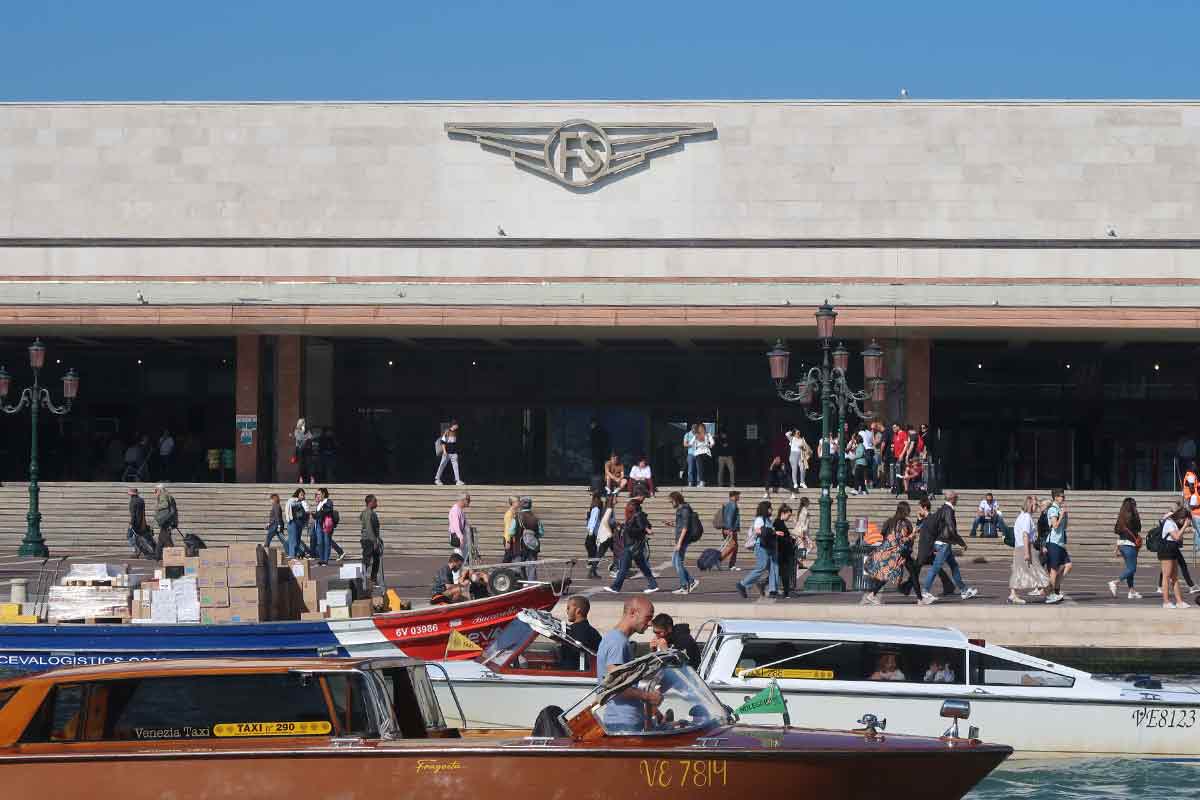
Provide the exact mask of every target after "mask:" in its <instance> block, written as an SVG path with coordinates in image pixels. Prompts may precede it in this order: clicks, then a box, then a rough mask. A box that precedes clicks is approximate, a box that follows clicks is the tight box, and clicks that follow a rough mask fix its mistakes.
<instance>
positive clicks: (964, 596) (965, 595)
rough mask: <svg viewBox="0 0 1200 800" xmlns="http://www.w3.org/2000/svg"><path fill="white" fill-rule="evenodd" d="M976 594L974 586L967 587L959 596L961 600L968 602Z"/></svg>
mask: <svg viewBox="0 0 1200 800" xmlns="http://www.w3.org/2000/svg"><path fill="white" fill-rule="evenodd" d="M978 594H979V590H978V589H976V588H975V587H974V586H968V587H967V588H966V590H965V591H964V592H963V593H962V594H961V595H959V596H960V597H962V599H963V600H970V599H971V598H972V597H975V596H976V595H978Z"/></svg>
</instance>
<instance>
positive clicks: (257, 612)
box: [229, 603, 262, 622]
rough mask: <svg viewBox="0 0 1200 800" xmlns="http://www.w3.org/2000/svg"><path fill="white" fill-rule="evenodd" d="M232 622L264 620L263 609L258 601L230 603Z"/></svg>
mask: <svg viewBox="0 0 1200 800" xmlns="http://www.w3.org/2000/svg"><path fill="white" fill-rule="evenodd" d="M229 616H230V622H262V609H260V608H259V607H258V603H252V604H251V603H242V604H239V605H234V604H233V603H230V604H229Z"/></svg>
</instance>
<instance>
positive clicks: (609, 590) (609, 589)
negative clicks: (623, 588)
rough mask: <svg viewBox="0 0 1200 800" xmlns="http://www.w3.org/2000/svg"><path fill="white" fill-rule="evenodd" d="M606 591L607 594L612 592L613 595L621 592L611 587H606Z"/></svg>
mask: <svg viewBox="0 0 1200 800" xmlns="http://www.w3.org/2000/svg"><path fill="white" fill-rule="evenodd" d="M604 591H606V592H612V593H613V594H620V592H618V591H617V590H616V589H614V588H613V587H611V586H605V587H604Z"/></svg>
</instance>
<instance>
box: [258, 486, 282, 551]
mask: <svg viewBox="0 0 1200 800" xmlns="http://www.w3.org/2000/svg"><path fill="white" fill-rule="evenodd" d="M269 499H270V500H271V508H270V510H269V511H267V540H266V541H265V542H263V547H264V548H265V549H267V550H270V549H271V542H272V541H273V540H275V539H278V540H279V543H280V544H281V545H283V549H284V551H285V552H286V551H287V539H286V538H285V537H284V535H283V531H284V522H283V506H282V505H280V503H279V495H277V494H275V493H273V492H272V493H271V497H270V498H269Z"/></svg>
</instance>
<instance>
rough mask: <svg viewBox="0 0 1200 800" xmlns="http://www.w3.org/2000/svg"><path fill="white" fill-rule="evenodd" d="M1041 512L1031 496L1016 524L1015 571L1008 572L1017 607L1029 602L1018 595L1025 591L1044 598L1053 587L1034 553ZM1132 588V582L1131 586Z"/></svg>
mask: <svg viewBox="0 0 1200 800" xmlns="http://www.w3.org/2000/svg"><path fill="white" fill-rule="evenodd" d="M1037 510H1038V501H1037V498H1036V497H1033V496H1032V495H1030V496H1028V497H1026V498H1025V502H1024V503H1023V504H1022V505H1021V513H1020V514H1018V515H1017V518H1016V520H1015V521H1014V522H1013V555H1012V569H1011V570H1010V571H1009V573H1008V602H1009V603H1013V604H1016V605H1023V604H1024V603H1025V599H1024V598H1023V597H1021V596H1020V595H1018V594H1017V592H1019V591H1021V590H1025V591H1027V592H1029V594H1030V596H1040V595H1042V594H1045V592H1046V587H1047V586H1049V585H1050V576H1049V575H1047V574H1046V570H1045V568H1044V567H1043V566H1042V562H1041V560H1040V559H1037V558H1035V557H1034V554H1033V542H1034V539H1036V538H1037V526H1036V523H1035V522H1034V521H1033V515H1034V514H1036V513H1037ZM1132 585H1133V584H1132V583H1131V584H1130V586H1132Z"/></svg>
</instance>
